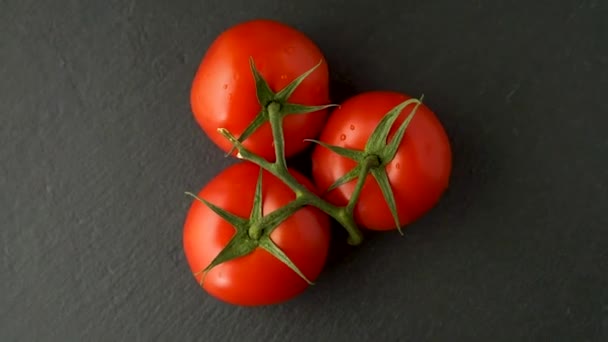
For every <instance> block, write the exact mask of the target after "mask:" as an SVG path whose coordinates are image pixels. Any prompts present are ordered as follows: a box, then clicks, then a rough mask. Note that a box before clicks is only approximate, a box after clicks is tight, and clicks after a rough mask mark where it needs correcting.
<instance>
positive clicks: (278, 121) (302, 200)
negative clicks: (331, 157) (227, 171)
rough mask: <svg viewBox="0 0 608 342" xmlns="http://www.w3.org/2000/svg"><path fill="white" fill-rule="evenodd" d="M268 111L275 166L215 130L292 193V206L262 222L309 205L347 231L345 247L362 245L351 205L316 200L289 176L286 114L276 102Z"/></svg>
mask: <svg viewBox="0 0 608 342" xmlns="http://www.w3.org/2000/svg"><path fill="white" fill-rule="evenodd" d="M267 111H268V120H269V122H270V126H271V128H272V134H273V137H274V147H275V153H276V161H275V162H274V163H271V162H269V161H267V160H266V159H264V158H262V157H260V156H258V155H256V154H254V153H252V152H250V151H249V150H247V149H246V148H245V147H244V146H243V145H242V144H241V142H240V141H238V139H237V138H235V137H234V136H233V135H232V134H231V133H230V132H229V131H228V130H226V129H224V128H220V129H218V132H220V133H221V134H222V135H223V136H224V137H226V139H228V140H229V141H230V142H231V143H232V144H233V145H234V146H235V148H236V149H237V150H238V154H237V157H238V158H241V159H243V160H247V161H250V162H252V163H255V164H257V165H258V166H260V167H261V168H263V169H265V170H267V171H268V172H270V173H272V174H273V175H274V176H276V177H277V178H279V179H280V180H281V181H282V182H284V183H285V184H286V185H287V186H289V187H290V188H291V189H292V190H293V191H294V192H295V194H296V199H295V200H294V201H293V202H292V203H290V204H291V205H288V206H285V207H283V208H282V209H281V210H277V211H275V212H273V213H271V214H269V215H267V216H265V219H267V220H273V219H274V218H279V217H280V218H282V219H284V218H287V217H288V216H289V215H290V214H292V213H293V212H294V211H295V209H297V208H300V207H302V206H305V205H311V206H313V207H316V208H318V209H320V210H322V211H323V212H325V213H326V214H328V215H330V216H331V217H333V218H334V219H335V220H336V221H338V223H340V224H341V225H342V226H343V227H344V228H345V229H346V231H347V232H348V239H347V243H348V244H350V245H353V246H356V245H360V244H361V243H362V242H363V234H362V233H361V230H360V229H359V227H357V224H356V223H355V220H354V218H353V215H352V211H353V207H354V204H353V205H350V206H345V207H339V206H335V205H333V204H331V203H329V202H327V201H325V200H323V199H322V198H321V197H319V196H318V195H316V194H315V193H313V192H312V191H310V190H308V188H306V187H305V186H304V185H302V184H300V183H299V182H298V181H297V180H296V179H295V178H294V177H293V176H292V175H291V174H290V173H289V171H288V168H287V163H286V160H285V140H284V136H283V118H284V117H285V115H286V114H285V113H283V112H282V111H281V105H280V104H279V103H277V102H272V103H270V104H269V105H268V106H267ZM371 166H372V165H371V163H370V165H369V166H368V167H367V168H368V170H369V168H370V167H371ZM363 179H365V177H363ZM363 184H364V182H358V183H357V187H356V188H355V193H356V194H357V195H356V196H353V197H352V198H351V202H353V203H356V201H357V199H358V194H360V192H361V188H363ZM294 202H295V203H294ZM286 214H287V215H286Z"/></svg>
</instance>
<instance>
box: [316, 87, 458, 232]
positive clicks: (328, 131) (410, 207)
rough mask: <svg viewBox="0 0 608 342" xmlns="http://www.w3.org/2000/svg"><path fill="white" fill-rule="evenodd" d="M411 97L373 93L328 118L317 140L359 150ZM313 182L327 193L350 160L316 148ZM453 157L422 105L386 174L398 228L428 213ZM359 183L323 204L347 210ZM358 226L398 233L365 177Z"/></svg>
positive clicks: (373, 185)
mask: <svg viewBox="0 0 608 342" xmlns="http://www.w3.org/2000/svg"><path fill="white" fill-rule="evenodd" d="M409 98H410V97H409V96H407V95H405V94H401V93H397V92H390V91H373V92H367V93H362V94H359V95H356V96H354V97H352V98H350V99H348V100H347V101H345V102H344V103H343V104H342V105H341V106H340V107H339V108H338V109H336V110H335V111H334V112H333V113H332V114H331V115H330V117H329V119H328V121H327V123H326V125H325V127H324V129H323V132H322V133H321V136H320V138H319V140H320V141H322V142H325V143H327V144H330V145H336V146H340V147H345V148H349V149H357V150H363V149H364V147H365V145H366V143H367V140H368V138H369V136H370V135H371V133H372V131H373V130H374V129H375V127H376V126H377V125H378V124H379V122H380V120H381V119H382V117H383V116H384V115H385V114H386V113H387V112H388V111H390V110H391V109H392V108H394V107H395V106H397V105H398V104H400V103H402V102H404V101H406V100H407V99H409ZM413 108H414V104H411V105H409V106H407V107H405V109H404V110H402V112H401V114H400V116H399V118H398V119H397V120H396V122H395V124H394V125H393V126H392V129H391V131H390V133H389V136H388V139H389V141H390V139H391V137H392V135H393V134H394V133H395V131H396V130H397V128H398V127H399V125H400V124H401V123H402V122H403V121H404V120H405V118H406V117H407V115H408V114H409V113H410V112H411V111H412V109H413ZM312 165H313V167H312V169H313V179H314V181H315V183H316V184H317V186H318V187H319V189H321V190H323V189H328V188H329V186H330V185H331V184H333V183H334V182H335V181H336V180H337V179H339V178H340V177H342V176H343V175H344V174H346V173H347V172H348V171H350V170H351V169H352V168H353V167H354V166H355V165H356V164H355V162H354V161H352V160H350V159H348V158H346V157H343V156H340V155H338V154H336V153H334V152H332V151H330V150H329V149H327V148H324V147H322V146H317V147H316V148H315V150H314V152H313V156H312ZM451 167H452V154H451V149H450V142H449V139H448V136H447V134H446V132H445V130H444V128H443V126H442V124H441V122H440V121H439V120H438V118H437V116H436V115H435V114H434V113H433V112H432V111H431V110H430V109H429V108H428V107H427V106H425V105H424V104H422V105H420V106H419V107H418V110H417V111H416V114H415V115H414V117H413V119H412V121H411V122H410V123H409V126H407V129H406V131H405V135H404V137H403V140H402V141H401V143H400V145H399V148H398V150H397V154H396V155H395V157H394V159H393V160H392V161H391V162H390V163H388V165H386V172H387V174H388V179H389V181H390V185H391V188H392V190H393V194H394V197H395V201H396V204H397V212H398V217H399V221H400V223H401V225H402V226H403V225H407V224H408V223H411V222H413V221H414V220H416V219H418V218H420V217H421V216H422V215H424V214H425V213H426V212H428V211H429V210H430V209H431V208H432V207H433V206H434V205H435V204H436V203H437V202H438V201H439V199H440V197H441V195H442V194H443V192H444V191H445V190H446V188H447V187H448V184H449V178H450V173H451ZM356 182H357V180H356V179H355V180H352V181H350V182H348V183H346V184H343V185H342V186H340V187H338V188H336V189H334V190H332V191H330V192H329V193H328V194H327V195H326V199H327V200H329V201H330V202H332V203H334V204H336V205H346V204H347V203H348V200H349V198H350V197H351V195H352V193H353V191H354V188H355V184H356ZM354 217H355V220H356V222H357V223H358V224H359V225H361V226H363V227H365V228H368V229H372V230H392V229H395V228H397V227H396V226H395V222H394V220H393V218H392V216H391V212H390V210H389V207H388V205H387V203H386V201H385V200H384V197H383V194H382V191H381V189H380V187H379V186H378V184H377V182H376V181H375V179H374V178H373V177H372V176H371V175H368V176H367V178H366V180H365V184H364V186H363V189H362V191H361V195H360V198H359V200H358V202H357V204H356V206H355V209H354Z"/></svg>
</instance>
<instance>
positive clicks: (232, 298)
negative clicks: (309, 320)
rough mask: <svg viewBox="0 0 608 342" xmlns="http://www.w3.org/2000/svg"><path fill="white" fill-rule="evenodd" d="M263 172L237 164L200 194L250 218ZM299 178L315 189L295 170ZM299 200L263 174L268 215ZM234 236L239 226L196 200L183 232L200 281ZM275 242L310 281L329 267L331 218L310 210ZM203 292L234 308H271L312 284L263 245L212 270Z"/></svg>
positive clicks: (298, 214)
mask: <svg viewBox="0 0 608 342" xmlns="http://www.w3.org/2000/svg"><path fill="white" fill-rule="evenodd" d="M259 171H260V168H259V167H258V166H257V165H255V164H252V163H249V162H240V163H237V164H234V165H232V166H230V167H228V168H226V169H224V170H223V171H222V172H221V173H219V174H218V175H217V176H216V177H215V178H214V179H212V180H211V181H210V182H209V183H208V184H207V185H206V186H205V187H204V188H203V189H202V190H201V191H200V192H199V194H198V196H199V197H200V198H202V199H205V200H207V201H208V202H210V203H212V204H214V205H216V206H218V207H221V208H223V209H225V210H227V211H228V212H230V213H232V214H235V215H238V216H240V217H242V218H245V219H246V218H248V217H249V215H250V212H251V210H252V207H253V198H254V193H255V189H256V184H257V180H258V176H259ZM290 173H291V174H292V175H293V176H294V177H295V179H296V180H297V181H298V182H299V183H301V184H304V185H305V186H306V187H307V188H309V189H310V190H311V191H313V190H314V188H313V185H312V183H311V182H310V181H309V180H308V179H306V178H305V177H304V176H302V175H301V174H299V173H297V172H296V171H293V170H290ZM294 199H295V194H294V192H293V191H292V190H291V189H290V188H289V187H288V186H287V185H285V184H284V183H283V182H281V181H280V180H279V179H277V178H276V177H275V176H273V175H271V174H270V173H268V172H266V171H264V173H263V177H262V212H263V215H264V216H266V215H268V214H269V213H271V212H273V211H274V210H277V209H279V208H281V207H283V206H285V205H286V204H288V203H289V202H290V201H292V200H294ZM234 235H235V228H234V227H233V226H231V225H230V224H229V223H228V222H227V221H225V220H224V219H222V218H221V217H220V216H218V215H217V214H216V213H214V212H213V211H212V210H211V209H209V208H208V207H207V206H205V205H204V204H203V203H201V202H200V201H197V200H194V201H193V203H192V205H191V207H190V210H189V211H188V214H187V217H186V221H185V224H184V231H183V245H184V252H185V255H186V259H187V261H188V264H189V266H190V268H191V271H192V273H193V274H195V278H196V280H197V281H198V282H200V281H201V280H202V279H201V277H203V274H202V273H201V272H200V271H201V270H203V269H205V268H206V267H207V266H208V265H209V264H210V263H211V261H212V260H213V259H214V258H215V257H216V256H217V255H218V254H219V253H220V251H221V250H222V249H224V247H225V246H226V245H227V244H228V242H229V241H230V239H231V238H232V237H233V236H234ZM270 238H271V239H272V241H274V243H275V244H276V245H277V246H279V248H280V249H281V250H282V251H283V252H284V253H285V254H286V255H287V256H288V257H289V258H290V259H291V260H292V261H293V263H294V264H295V265H296V266H297V267H298V268H299V269H300V270H301V271H302V273H303V274H304V275H305V276H306V277H307V278H308V279H310V280H312V281H314V279H316V278H317V277H318V276H319V274H320V272H321V270H322V269H323V266H324V265H325V261H326V257H327V253H328V249H329V241H330V230H329V218H328V216H327V215H326V214H324V213H323V212H321V211H320V210H318V209H316V208H313V207H309V206H305V207H302V208H300V209H298V210H297V211H295V212H294V213H293V214H292V215H291V216H289V217H288V218H287V219H286V220H285V221H283V222H282V223H281V224H280V225H279V226H278V227H277V228H276V229H275V230H274V231H272V233H271V234H270ZM202 286H203V288H204V289H205V290H206V291H207V292H208V293H210V294H211V295H213V296H214V297H216V298H218V299H220V300H222V301H225V302H228V303H232V304H235V305H245V306H253V305H268V304H275V303H279V302H283V301H285V300H288V299H290V298H292V297H294V296H296V295H297V294H299V293H301V292H303V291H304V290H305V289H306V288H307V287H308V284H307V283H306V281H305V280H303V279H302V278H301V277H300V276H298V275H297V274H296V273H295V272H294V271H293V270H291V269H290V268H289V267H288V266H286V265H285V264H284V263H282V262H281V261H279V260H278V259H277V258H275V257H274V256H272V255H271V254H270V253H268V252H267V251H266V250H263V249H262V248H260V247H258V248H256V249H255V250H254V251H253V252H252V253H250V254H247V255H245V256H243V257H239V258H236V259H232V260H230V261H227V262H224V263H221V264H219V265H217V266H215V267H214V268H212V269H211V270H210V271H209V272H208V273H207V275H206V276H205V278H204V282H203V285H202Z"/></svg>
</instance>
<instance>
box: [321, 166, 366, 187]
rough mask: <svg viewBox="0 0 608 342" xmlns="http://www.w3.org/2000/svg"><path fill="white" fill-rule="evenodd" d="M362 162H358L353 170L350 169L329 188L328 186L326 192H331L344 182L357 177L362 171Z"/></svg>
mask: <svg viewBox="0 0 608 342" xmlns="http://www.w3.org/2000/svg"><path fill="white" fill-rule="evenodd" d="M361 168H362V166H361V164H357V165H356V166H355V167H353V169H352V170H350V171H348V172H347V173H346V174H345V175H343V176H342V177H340V178H338V179H336V181H335V182H334V183H333V184H332V185H330V186H329V188H327V190H325V192H326V193H327V192H330V191H332V190H333V189H336V188H338V187H339V186H342V185H343V184H346V183H348V182H350V181H352V180H353V179H355V178H357V177H358V176H359V174H360V173H361Z"/></svg>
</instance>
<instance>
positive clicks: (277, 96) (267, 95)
mask: <svg viewBox="0 0 608 342" xmlns="http://www.w3.org/2000/svg"><path fill="white" fill-rule="evenodd" d="M321 63H323V61H322V60H321V61H319V63H317V64H316V65H315V66H314V67H312V68H311V69H310V70H308V71H306V72H305V73H303V74H301V75H300V76H298V77H297V78H295V79H294V80H293V81H291V82H290V83H289V84H288V85H287V86H285V88H283V89H281V90H280V91H278V92H276V93H275V92H274V91H272V89H270V86H269V85H268V83H267V82H266V80H265V79H264V78H263V77H262V75H261V74H260V72H259V71H258V70H257V68H256V66H255V62H254V61H253V58H249V66H250V68H251V73H252V74H253V78H254V80H255V89H256V97H257V99H258V103H259V104H260V106H261V109H260V111H259V112H258V114H257V115H256V117H255V118H254V119H253V121H251V123H249V125H248V126H247V127H246V128H245V130H243V133H241V135H240V136H239V137H238V141H239V142H243V141H245V139H247V138H248V137H249V136H251V134H253V133H254V132H255V131H256V130H257V129H258V128H259V127H260V126H262V125H263V124H264V123H265V122H267V121H269V119H270V114H269V107H270V106H271V105H272V106H274V108H278V111H279V112H280V114H281V115H283V116H285V115H289V114H306V113H312V112H316V111H319V110H323V109H326V108H329V107H333V106H335V105H333V104H329V105H321V106H307V105H302V104H296V103H290V102H288V100H289V98H290V97H291V95H292V94H293V92H294V91H295V90H296V89H297V88H298V87H299V86H300V84H301V83H302V82H303V81H304V79H306V78H307V77H308V76H309V75H310V74H312V73H313V72H314V71H315V70H316V69H317V68H318V67H319V66H320V65H321ZM234 149H235V147H234V146H233V147H232V149H231V150H230V152H229V153H228V155H229V154H231V153H232V152H233V151H234Z"/></svg>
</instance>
